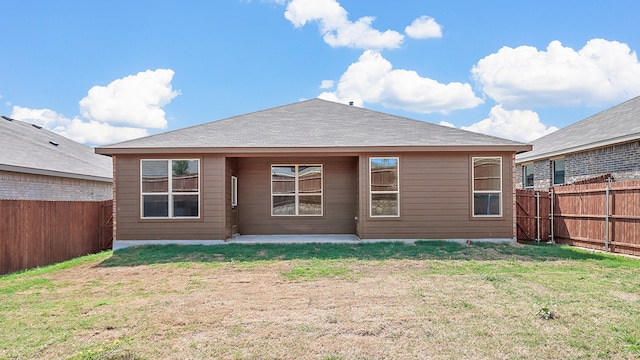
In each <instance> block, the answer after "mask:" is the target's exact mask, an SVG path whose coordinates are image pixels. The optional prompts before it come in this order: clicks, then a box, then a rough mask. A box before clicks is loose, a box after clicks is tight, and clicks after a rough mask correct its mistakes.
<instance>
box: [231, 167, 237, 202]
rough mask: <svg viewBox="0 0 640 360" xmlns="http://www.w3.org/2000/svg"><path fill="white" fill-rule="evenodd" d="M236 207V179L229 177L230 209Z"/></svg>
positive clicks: (235, 177)
mask: <svg viewBox="0 0 640 360" xmlns="http://www.w3.org/2000/svg"><path fill="white" fill-rule="evenodd" d="M236 206H238V177H237V176H233V175H231V207H232V208H234V207H236Z"/></svg>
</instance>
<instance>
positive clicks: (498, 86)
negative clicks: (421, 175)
mask: <svg viewBox="0 0 640 360" xmlns="http://www.w3.org/2000/svg"><path fill="white" fill-rule="evenodd" d="M0 11H1V12H2V13H3V14H4V16H3V20H2V31H1V32H0V45H1V46H2V49H3V54H2V56H0V114H3V115H7V116H11V117H14V118H16V119H20V120H24V121H28V122H31V123H37V124H40V125H44V126H46V127H47V128H49V129H52V130H54V131H56V132H59V133H61V134H63V135H66V136H68V137H71V138H73V139H75V140H77V141H80V142H84V143H86V144H89V145H100V144H107V143H113V142H117V141H122V140H126V139H129V138H134V137H139V136H144V135H147V134H155V133H159V132H164V131H168V130H173V129H179V128H183V127H187V126H191V125H196V124H200V123H204V122H208V121H213V120H218V119H222V118H226V117H229V116H233V115H239V114H244V113H248V112H252V111H256V110H262V109H267V108H271V107H275V106H280V105H285V104H290V103H293V102H296V101H299V100H302V99H311V98H315V97H321V98H325V99H330V100H333V101H340V102H344V103H346V102H348V101H354V102H355V104H356V105H357V106H364V107H365V108H368V109H373V110H377V111H383V112H387V113H391V114H396V115H400V116H406V117H410V118H414V119H418V120H424V121H428V122H432V123H437V124H444V125H448V126H455V127H458V128H464V129H470V130H473V131H478V132H483V133H488V134H492V135H497V136H501V137H506V138H511V139H515V140H520V141H531V140H533V139H535V138H537V137H539V136H542V135H544V134H546V133H549V132H550V131H553V130H554V129H556V128H562V127H564V126H567V125H569V124H571V123H573V122H576V121H578V120H581V119H583V118H585V117H587V116H589V115H592V114H595V113H597V112H599V111H601V110H604V109H606V108H608V107H611V106H614V105H616V104H618V103H620V102H623V101H626V100H628V99H630V98H633V97H635V96H638V95H640V63H639V62H638V58H637V52H638V49H640V22H638V21H637V15H638V14H640V1H637V0H607V1H602V0H589V1H584V0H580V1H575V0H564V1H557V0H556V1H545V0H542V1H535V2H534V1H529V2H522V1H483V2H480V1H462V0H459V1H415V0H396V1H393V2H386V1H347V0H344V1H340V2H337V1H335V0H288V1H286V0H278V1H258V0H253V1H247V0H242V1H241V0H221V1H179V2H178V1H162V0H154V1H144V0H138V1H128V0H127V1H124V0H110V1H84V2H82V1H75V0H73V1H72V0H56V1H48V0H38V1H35V0H21V1H3V2H0Z"/></svg>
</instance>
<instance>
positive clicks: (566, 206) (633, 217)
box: [553, 181, 640, 255]
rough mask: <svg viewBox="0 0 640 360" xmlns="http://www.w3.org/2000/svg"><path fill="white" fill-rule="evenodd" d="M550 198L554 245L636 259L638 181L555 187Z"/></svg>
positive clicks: (639, 224)
mask: <svg viewBox="0 0 640 360" xmlns="http://www.w3.org/2000/svg"><path fill="white" fill-rule="evenodd" d="M553 198H554V202H553V219H554V220H553V238H554V239H555V241H556V242H558V243H563V244H570V245H575V246H580V247H585V248H589V249H596V250H605V251H611V252H616V253H622V254H630V255H640V181H626V182H607V183H600V184H587V185H565V186H559V187H555V188H554V189H553Z"/></svg>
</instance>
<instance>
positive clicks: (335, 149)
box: [95, 144, 532, 156]
mask: <svg viewBox="0 0 640 360" xmlns="http://www.w3.org/2000/svg"><path fill="white" fill-rule="evenodd" d="M531 149H532V146H531V145H528V144H522V145H433V146H331V147H188V146H185V147H119V148H114V147H98V148H96V149H95V151H96V153H97V154H101V155H126V154H129V155H132V154H225V155H228V156H256V155H262V156H264V155H269V154H305V155H309V154H314V155H333V156H336V155H343V154H353V155H357V154H361V153H372V152H384V153H389V152H395V153H412V152H515V153H522V152H526V151H531Z"/></svg>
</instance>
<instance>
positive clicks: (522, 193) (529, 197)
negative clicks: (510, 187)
mask: <svg viewBox="0 0 640 360" xmlns="http://www.w3.org/2000/svg"><path fill="white" fill-rule="evenodd" d="M536 193H539V194H540V198H539V200H538V199H536ZM538 201H539V204H540V209H539V213H538V212H537V211H536V206H537V204H538ZM550 204H551V200H550V199H549V193H548V192H546V191H534V190H516V225H517V226H516V227H517V229H518V233H517V239H518V241H520V242H527V241H536V240H538V236H539V240H540V241H547V240H549V236H550V233H551V229H550V227H551V223H550V220H549V211H550ZM537 214H539V217H540V221H539V222H538V220H537V218H536V216H537ZM538 225H540V234H538Z"/></svg>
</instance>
